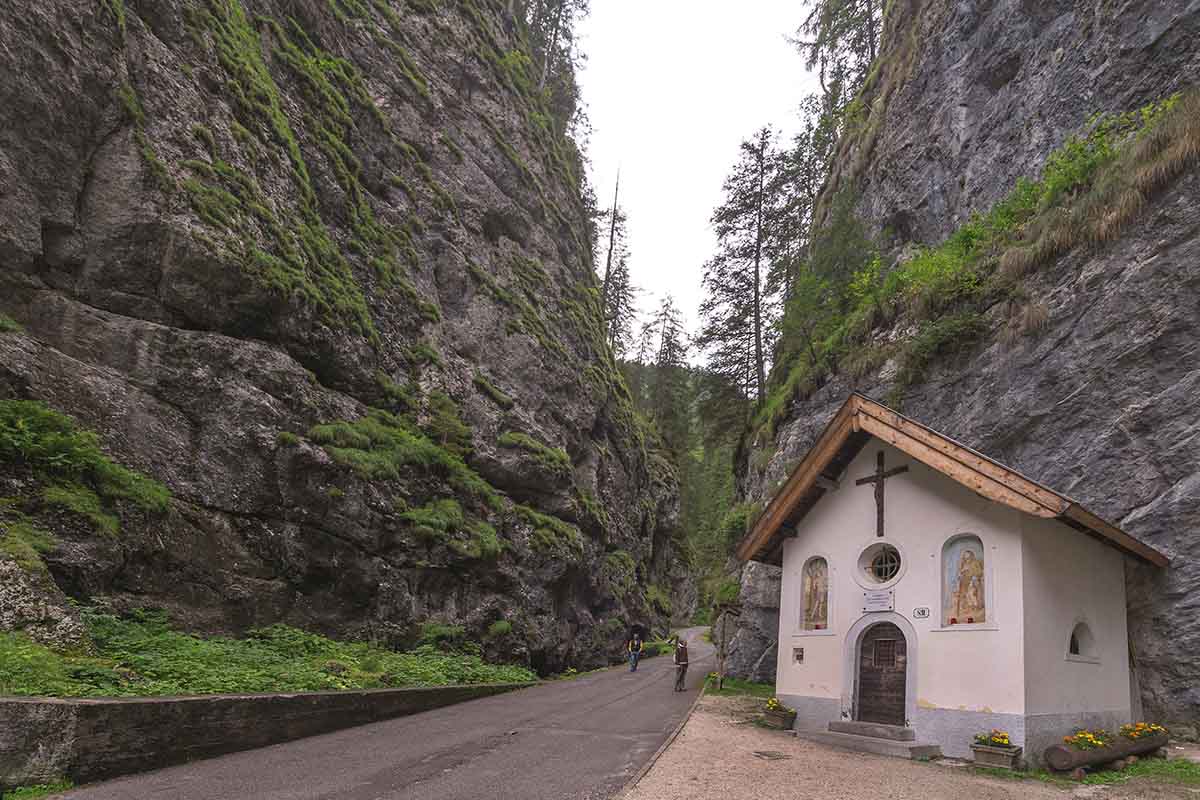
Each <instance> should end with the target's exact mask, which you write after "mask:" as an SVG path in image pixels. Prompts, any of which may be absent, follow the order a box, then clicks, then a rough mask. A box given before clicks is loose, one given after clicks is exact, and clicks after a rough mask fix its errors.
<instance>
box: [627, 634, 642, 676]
mask: <svg viewBox="0 0 1200 800" xmlns="http://www.w3.org/2000/svg"><path fill="white" fill-rule="evenodd" d="M627 649H628V651H629V671H630V672H637V665H638V661H640V660H641V658H642V650H644V649H645V645H644V644H643V642H642V634H640V633H634V634H633V638H632V639H630V640H629V645H628V647H627Z"/></svg>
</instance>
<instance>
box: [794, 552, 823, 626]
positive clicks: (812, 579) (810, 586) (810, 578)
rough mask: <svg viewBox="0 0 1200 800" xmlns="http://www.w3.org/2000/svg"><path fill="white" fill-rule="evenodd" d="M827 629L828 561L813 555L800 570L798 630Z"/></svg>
mask: <svg viewBox="0 0 1200 800" xmlns="http://www.w3.org/2000/svg"><path fill="white" fill-rule="evenodd" d="M828 629H829V561H828V560H827V559H826V558H825V557H824V556H813V557H812V558H810V559H808V560H807V561H805V562H804V566H803V568H801V570H800V630H802V631H824V630H828Z"/></svg>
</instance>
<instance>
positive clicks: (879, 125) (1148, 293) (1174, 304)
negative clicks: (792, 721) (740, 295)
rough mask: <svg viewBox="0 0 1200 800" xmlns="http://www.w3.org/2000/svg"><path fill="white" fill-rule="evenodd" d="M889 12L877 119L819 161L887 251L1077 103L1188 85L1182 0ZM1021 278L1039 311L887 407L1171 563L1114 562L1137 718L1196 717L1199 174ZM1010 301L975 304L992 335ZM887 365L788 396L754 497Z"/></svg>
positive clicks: (1061, 127)
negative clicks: (1013, 337) (1032, 323)
mask: <svg viewBox="0 0 1200 800" xmlns="http://www.w3.org/2000/svg"><path fill="white" fill-rule="evenodd" d="M896 11H897V13H898V14H900V15H901V16H900V17H898V18H897V19H898V20H899V21H898V22H897V24H896V28H895V29H894V30H893V31H891V32H890V36H891V38H890V43H889V44H888V45H887V46H888V47H890V48H891V50H890V52H892V53H893V54H895V58H894V59H892V60H891V61H890V62H887V63H885V66H884V69H883V70H882V73H881V75H880V76H879V79H878V87H879V88H878V90H877V93H876V94H874V95H872V97H873V98H874V101H875V104H874V105H873V106H872V115H873V116H872V118H873V119H874V120H875V123H876V124H875V126H874V128H873V130H870V135H869V136H866V137H856V138H854V139H853V140H852V141H848V142H847V143H846V144H845V146H844V148H843V151H842V153H841V155H840V157H839V160H838V165H837V168H836V170H835V173H836V175H837V176H838V179H840V180H843V181H847V182H853V183H854V185H855V186H856V187H857V188H858V190H859V198H860V199H859V210H860V212H861V213H862V214H863V216H864V218H865V219H866V220H867V221H868V222H869V223H870V225H871V226H872V227H873V229H874V230H876V231H883V230H884V229H885V228H887V229H890V231H891V233H892V234H893V238H892V239H891V240H890V241H891V243H892V244H893V245H894V246H895V248H896V249H897V250H900V249H902V248H903V246H904V245H905V244H907V243H909V242H920V243H929V244H932V243H936V242H937V241H938V240H939V239H940V238H941V237H943V236H944V235H946V234H947V233H948V232H950V231H951V230H953V229H954V228H955V227H956V225H957V224H958V223H960V222H962V221H963V220H964V219H966V218H967V217H968V215H969V214H970V213H971V212H972V211H977V210H983V209H986V208H987V207H988V206H989V205H990V204H991V203H992V202H993V201H994V200H996V199H997V198H999V197H1001V196H1002V195H1003V194H1004V193H1005V192H1007V191H1008V189H1009V188H1010V187H1011V185H1012V183H1013V182H1014V180H1015V179H1016V177H1017V176H1020V175H1036V173H1037V170H1038V169H1039V168H1040V165H1041V163H1042V161H1043V160H1044V159H1045V157H1046V155H1047V153H1048V152H1049V151H1050V150H1051V149H1052V148H1054V147H1055V146H1056V145H1058V144H1059V143H1060V142H1062V141H1063V140H1064V139H1065V137H1066V136H1067V135H1069V134H1070V133H1072V132H1074V131H1076V130H1078V129H1079V128H1080V127H1081V126H1082V125H1083V124H1084V123H1085V122H1086V120H1087V119H1088V118H1089V116H1090V115H1092V114H1093V113H1095V112H1099V111H1109V112H1120V111H1125V110H1129V109H1130V108H1134V107H1137V106H1139V105H1141V104H1143V103H1144V102H1147V101H1148V100H1150V99H1153V98H1156V97H1159V96H1162V95H1163V94H1165V93H1169V92H1171V91H1174V90H1178V89H1183V88H1186V87H1189V86H1194V85H1196V84H1197V83H1198V82H1200V48H1198V47H1197V46H1196V42H1197V41H1200V4H1197V3H1194V2H1166V3H1157V2H1136V1H1130V2H1121V3H1116V4H1111V3H1106V4H1099V5H1097V4H1084V3H1072V2H1044V3H1042V2H1039V3H1026V2H976V3H948V2H935V1H933V0H930V2H910V3H908V4H907V5H902V4H897V9H896ZM935 31H936V35H935V34H934V32H935ZM885 52H889V51H885ZM1022 288H1023V291H1024V292H1025V294H1026V295H1027V296H1028V297H1030V298H1034V299H1036V300H1037V301H1038V302H1039V303H1041V304H1042V305H1043V306H1044V308H1045V310H1046V312H1047V320H1046V322H1045V325H1044V326H1043V327H1042V328H1041V329H1040V331H1039V332H1037V333H1036V334H1035V335H1032V336H1025V337H1022V338H1020V339H1019V340H1018V341H1016V342H1015V343H1012V344H1005V343H1003V342H1002V341H1000V339H999V338H998V337H997V336H995V335H992V336H988V337H985V339H984V342H983V343H982V344H981V345H979V346H977V347H975V348H974V349H973V350H972V351H971V352H969V353H966V354H963V355H961V356H956V357H954V358H953V359H950V360H947V359H943V360H942V361H941V362H939V363H937V364H935V365H934V368H933V369H932V370H930V371H929V372H928V373H927V374H926V376H925V377H924V378H923V379H922V380H921V381H920V382H919V383H918V384H917V385H914V386H912V387H910V388H909V389H908V390H907V391H906V393H905V396H904V400H903V410H904V411H905V413H908V414H910V415H912V416H914V417H915V418H917V419H919V420H921V421H922V422H924V423H926V424H928V425H930V426H932V427H933V428H936V429H938V430H941V431H944V432H946V433H947V434H949V435H951V436H953V437H954V438H956V439H958V440H959V441H962V442H964V443H966V444H967V445H969V446H971V447H973V448H976V449H978V450H980V451H982V452H984V453H987V454H988V455H990V456H992V457H994V458H996V459H998V460H1000V461H1002V462H1004V463H1006V464H1009V465H1011V466H1013V467H1015V468H1017V469H1018V470H1020V471H1021V472H1023V473H1025V474H1027V475H1029V476H1031V477H1033V478H1035V479H1037V480H1039V481H1042V482H1044V483H1046V484H1048V485H1050V486H1053V487H1055V488H1056V489H1058V490H1060V491H1062V492H1064V493H1066V494H1068V495H1070V496H1072V497H1074V498H1075V499H1077V500H1078V501H1079V502H1081V503H1083V504H1084V505H1086V506H1088V507H1089V508H1093V509H1095V510H1096V511H1097V512H1098V513H1100V514H1101V515H1103V516H1105V517H1106V518H1108V519H1111V520H1114V521H1115V522H1116V523H1117V524H1119V525H1121V526H1122V527H1123V528H1124V529H1125V530H1127V531H1129V532H1130V533H1131V534H1133V535H1134V536H1137V537H1139V538H1140V539H1142V540H1144V541H1146V542H1149V543H1151V544H1153V545H1154V546H1155V547H1157V548H1159V549H1160V550H1162V551H1163V552H1165V553H1167V554H1168V555H1169V556H1170V557H1171V558H1172V559H1173V560H1172V565H1171V567H1170V568H1169V569H1166V570H1153V569H1150V568H1146V567H1142V566H1139V565H1136V564H1133V563H1132V562H1131V563H1130V564H1129V567H1128V596H1129V601H1130V608H1129V630H1130V634H1131V639H1132V648H1133V656H1134V660H1135V663H1136V665H1137V671H1138V679H1139V682H1140V685H1141V689H1142V695H1143V697H1142V699H1143V702H1144V706H1145V713H1146V715H1147V717H1149V718H1154V719H1159V720H1179V721H1184V720H1195V719H1197V718H1200V694H1198V692H1197V689H1196V687H1197V686H1200V667H1198V666H1197V664H1196V660H1195V658H1194V656H1193V654H1194V652H1195V650H1196V648H1197V646H1200V615H1197V613H1196V610H1197V602H1198V599H1197V598H1200V593H1197V591H1196V586H1197V584H1198V582H1200V570H1197V568H1196V566H1195V565H1196V563H1197V556H1198V555H1200V552H1198V550H1197V547H1198V545H1197V542H1200V538H1198V537H1197V533H1198V532H1200V448H1197V446H1196V441H1197V435H1198V434H1200V412H1198V411H1197V407H1196V403H1195V401H1194V398H1195V396H1196V393H1197V390H1200V348H1198V347H1197V344H1196V343H1197V342H1198V341H1200V303H1198V302H1197V298H1198V297H1200V175H1198V174H1196V171H1195V170H1194V169H1193V170H1192V171H1190V172H1189V173H1186V174H1184V175H1183V176H1182V177H1180V178H1179V179H1178V180H1176V181H1175V182H1174V184H1173V185H1172V186H1170V187H1168V189H1167V190H1165V191H1164V192H1162V193H1161V194H1160V195H1158V196H1157V197H1155V198H1152V199H1151V202H1150V204H1149V206H1148V207H1147V209H1146V210H1145V211H1144V212H1143V213H1142V214H1141V216H1140V217H1139V218H1138V219H1137V221H1135V222H1134V223H1133V224H1131V225H1130V226H1129V227H1128V228H1127V229H1126V231H1125V233H1124V234H1123V235H1122V237H1121V238H1120V239H1119V240H1117V241H1115V242H1112V243H1109V244H1106V245H1103V246H1098V247H1095V248H1082V249H1079V250H1076V251H1073V252H1070V253H1069V254H1067V255H1065V256H1063V257H1062V258H1060V259H1058V260H1057V261H1056V262H1055V263H1054V264H1052V265H1051V266H1049V267H1047V268H1045V269H1044V270H1042V271H1041V272H1039V273H1038V274H1037V275H1035V276H1034V277H1032V278H1030V279H1027V283H1026V284H1025V285H1024V286H1023V287H1022ZM1005 313H1006V312H1005V309H1003V308H1000V307H996V308H992V309H990V310H989V311H988V312H987V314H986V315H985V316H986V318H987V319H988V320H989V324H990V325H991V327H992V329H993V332H994V333H998V332H999V331H1000V329H1001V328H1002V326H1003V325H1004V321H1005ZM896 333H898V331H890V332H889V331H884V332H881V334H880V335H881V336H889V335H893V334H896ZM896 366H897V365H896V364H895V363H892V362H888V363H885V364H884V365H883V366H882V367H880V368H879V369H877V370H875V371H873V372H872V373H871V374H868V375H866V376H865V377H863V378H861V379H858V380H854V379H851V378H849V377H847V376H845V375H841V376H835V377H833V378H831V379H829V380H828V381H827V382H826V383H825V384H824V385H822V386H821V387H819V388H818V389H817V390H816V391H814V392H813V393H812V394H811V395H810V396H807V397H804V398H802V399H799V400H797V401H795V402H794V403H793V405H792V407H791V410H790V418H789V421H788V422H787V423H786V424H784V425H782V426H781V427H780V429H779V432H778V435H777V439H776V441H775V443H774V444H775V447H776V452H775V455H774V457H773V459H772V460H771V462H770V463H769V464H768V465H767V466H766V468H765V469H764V470H762V471H761V472H755V471H753V470H748V471H747V473H746V475H745V477H744V483H743V491H744V494H745V495H746V496H747V497H749V498H753V499H766V498H767V497H768V495H769V487H771V486H774V485H776V483H777V482H778V481H779V480H780V479H781V478H782V477H784V475H785V474H786V471H787V468H788V467H789V466H791V465H793V464H795V463H796V460H797V459H799V458H800V457H802V456H803V454H804V453H805V452H806V450H807V449H808V448H809V447H810V446H811V444H812V443H813V442H814V441H815V439H816V436H817V435H818V433H819V432H820V430H821V429H822V427H823V426H824V424H825V423H826V422H827V421H828V419H829V418H830V416H832V414H833V413H834V411H835V410H836V409H837V407H838V406H839V405H840V404H841V403H842V402H843V401H844V400H845V398H846V396H847V394H848V393H849V392H850V391H852V390H859V391H862V392H864V393H866V394H868V395H870V396H872V397H876V398H880V399H882V398H884V397H885V396H886V395H887V394H888V391H889V389H890V388H891V385H892V380H893V379H894V377H895V373H896Z"/></svg>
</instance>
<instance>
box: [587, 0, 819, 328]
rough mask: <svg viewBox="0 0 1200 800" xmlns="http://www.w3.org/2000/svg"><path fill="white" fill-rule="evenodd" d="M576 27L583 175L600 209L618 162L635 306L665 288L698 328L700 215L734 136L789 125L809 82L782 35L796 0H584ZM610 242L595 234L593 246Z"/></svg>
mask: <svg viewBox="0 0 1200 800" xmlns="http://www.w3.org/2000/svg"><path fill="white" fill-rule="evenodd" d="M591 5H592V10H591V14H590V16H589V17H588V18H587V19H586V20H584V22H583V24H582V25H581V26H580V29H579V33H580V45H581V47H582V49H583V52H584V53H585V54H586V56H587V63H586V65H585V67H584V69H583V71H582V72H581V74H580V76H579V81H580V84H581V86H582V91H583V101H584V103H585V104H586V105H587V111H588V115H589V117H590V118H591V123H592V127H593V133H592V138H591V144H590V147H589V148H588V154H589V156H590V158H591V162H592V170H591V180H592V185H593V187H594V189H595V191H596V195H597V200H598V201H599V203H600V206H601V207H602V208H607V207H608V206H609V205H611V203H612V192H613V182H614V180H615V179H616V174H617V168H618V167H620V170H621V199H620V202H621V206H622V208H624V209H625V213H626V214H627V215H628V217H629V226H628V228H629V245H630V251H631V256H630V272H631V275H632V278H633V282H634V284H635V285H637V286H638V287H639V288H641V289H642V290H643V292H644V294H643V296H642V302H641V308H642V310H643V312H648V311H650V310H651V309H653V308H655V307H657V305H658V301H659V298H661V297H662V295H663V294H665V293H667V292H670V293H672V294H673V295H674V296H675V300H676V302H677V304H678V305H679V307H680V308H681V309H682V310H683V313H684V315H685V318H686V321H687V325H688V329H689V330H690V331H692V332H695V329H696V327H697V325H698V323H699V319H698V314H697V309H698V308H699V304H700V299H701V287H700V279H701V275H702V267H703V264H704V262H705V261H706V260H707V259H708V258H709V256H711V255H712V253H713V251H714V248H715V238H714V236H713V234H712V230H711V229H710V227H709V224H708V219H709V217H710V216H711V215H712V211H713V209H714V208H715V207H716V205H717V204H718V203H719V202H720V201H721V182H722V181H723V180H724V179H725V175H726V173H727V172H728V171H729V169H730V167H731V166H732V165H733V163H734V161H735V160H736V159H737V156H738V144H739V143H740V142H741V141H742V140H743V139H745V138H748V137H749V136H750V135H751V134H752V133H753V132H754V131H755V130H757V129H758V128H760V127H762V126H763V125H765V124H768V123H769V124H772V125H774V126H775V127H776V129H782V130H783V131H784V135H785V136H790V133H791V132H792V131H794V130H795V129H796V128H797V127H798V126H799V123H798V118H797V113H796V107H797V105H798V104H799V102H800V99H801V98H802V97H803V96H804V95H805V94H808V93H809V92H812V91H814V90H815V89H816V88H817V82H816V78H815V77H814V76H812V75H810V74H807V73H806V72H805V70H804V63H803V60H802V58H801V57H800V55H799V54H797V53H796V51H795V50H794V49H793V48H792V46H791V45H790V44H788V43H787V41H786V39H785V38H784V37H785V36H787V35H790V34H793V33H794V32H795V30H796V28H797V26H798V25H799V24H800V21H801V17H802V15H803V13H804V6H803V4H802V3H800V2H796V0H740V1H739V2H737V3H731V2H728V0H593V2H592V4H591ZM606 249H607V242H602V244H601V253H600V255H601V257H603V255H604V252H606Z"/></svg>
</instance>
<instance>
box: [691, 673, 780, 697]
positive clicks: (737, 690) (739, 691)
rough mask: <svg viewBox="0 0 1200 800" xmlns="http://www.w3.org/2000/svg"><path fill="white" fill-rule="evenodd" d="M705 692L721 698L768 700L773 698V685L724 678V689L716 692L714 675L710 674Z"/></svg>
mask: <svg viewBox="0 0 1200 800" xmlns="http://www.w3.org/2000/svg"><path fill="white" fill-rule="evenodd" d="M705 692H706V693H707V694H716V695H721V696H723V697H763V698H770V697H774V696H775V684H773V683H755V682H754V681H744V680H741V679H740V678H726V679H725V680H724V688H722V689H720V690H719V691H718V689H717V678H716V673H712V674H710V675H709V676H708V688H706V689H705Z"/></svg>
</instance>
